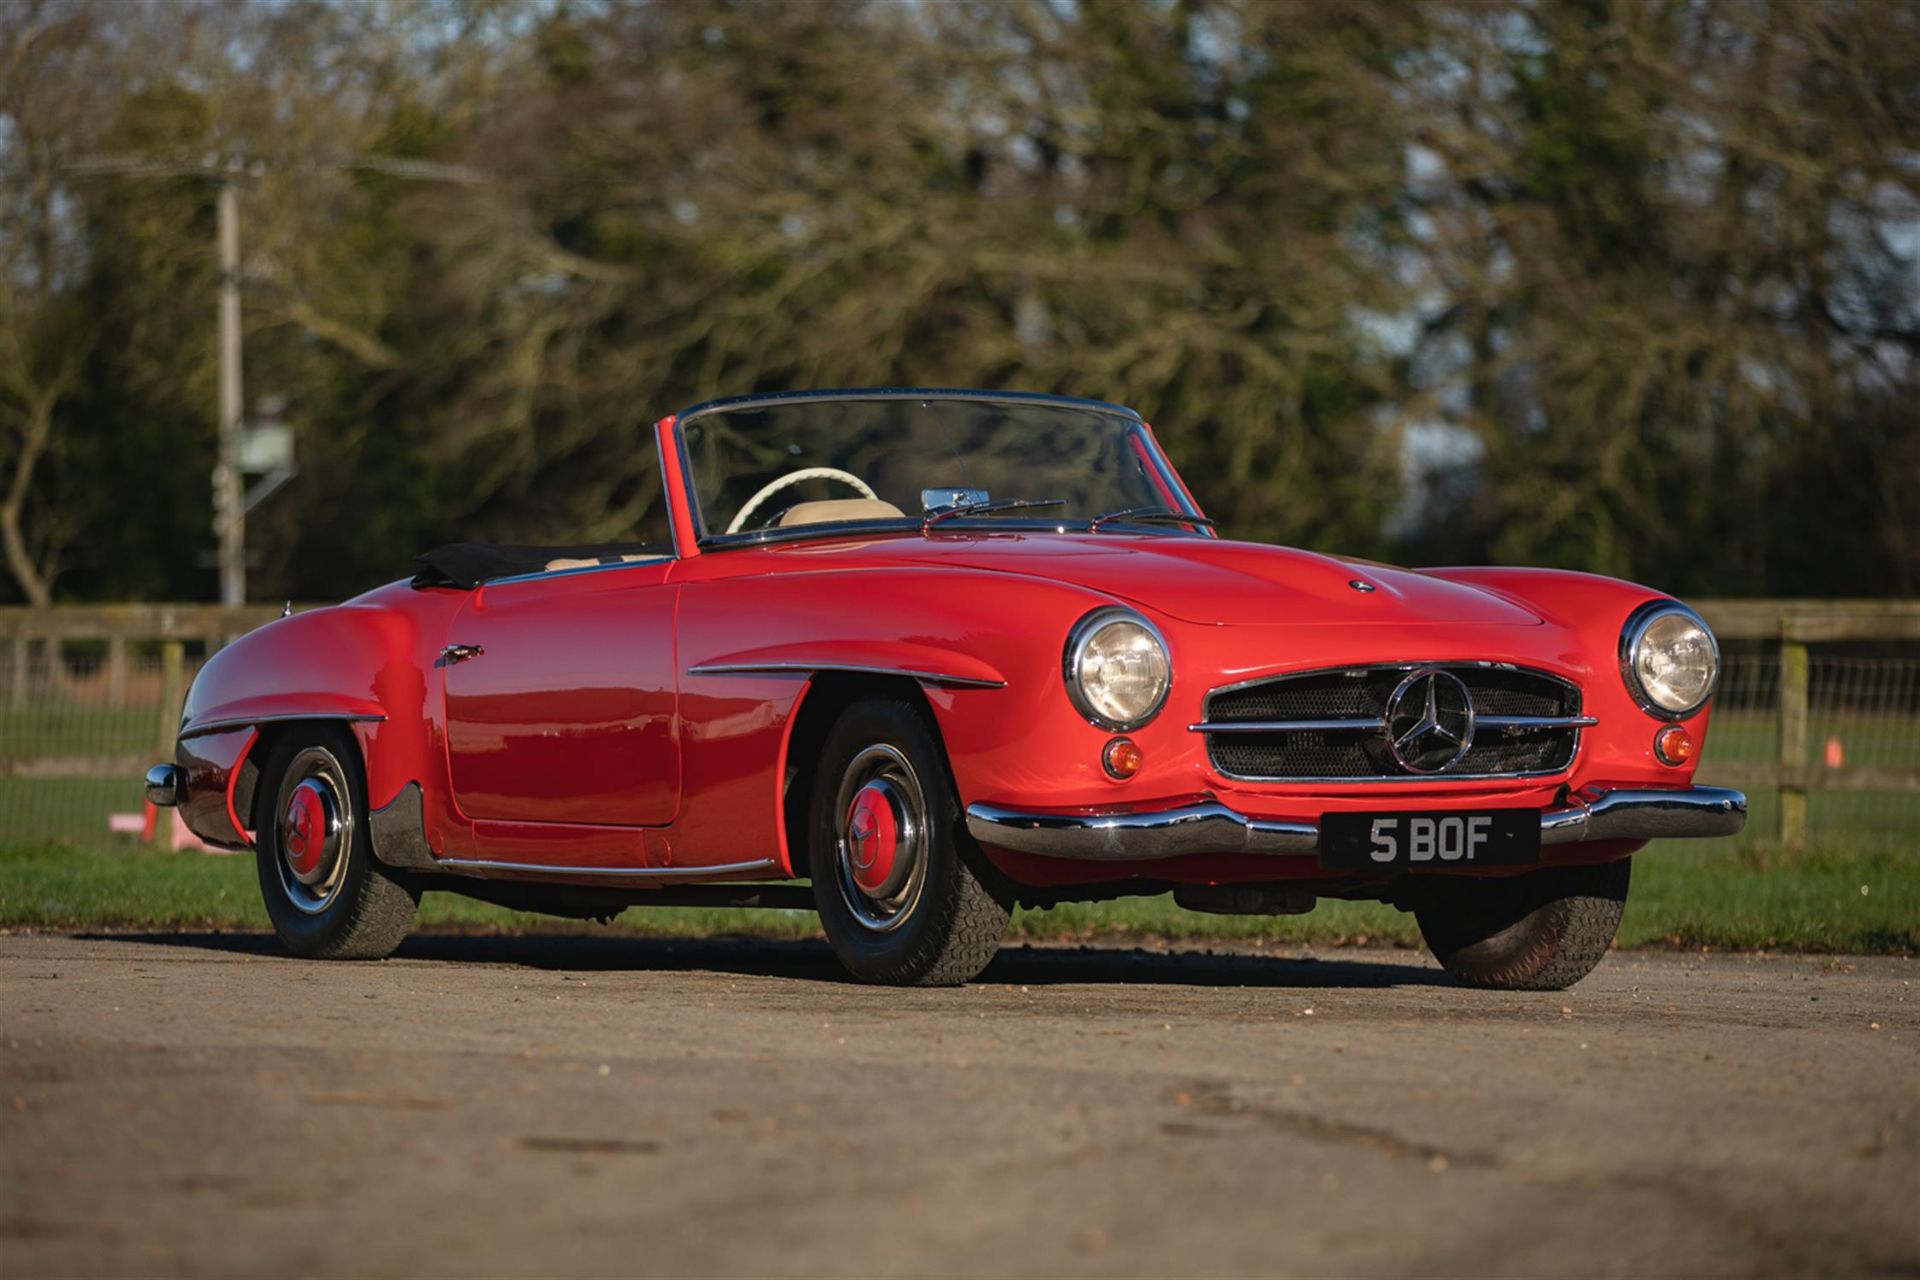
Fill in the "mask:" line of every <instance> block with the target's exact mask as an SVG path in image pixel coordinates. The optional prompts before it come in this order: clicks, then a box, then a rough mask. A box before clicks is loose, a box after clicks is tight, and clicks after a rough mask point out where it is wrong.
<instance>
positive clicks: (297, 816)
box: [285, 786, 327, 875]
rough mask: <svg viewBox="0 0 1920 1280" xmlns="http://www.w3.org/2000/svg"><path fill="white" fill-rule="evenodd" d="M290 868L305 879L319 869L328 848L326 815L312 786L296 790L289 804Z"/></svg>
mask: <svg viewBox="0 0 1920 1280" xmlns="http://www.w3.org/2000/svg"><path fill="white" fill-rule="evenodd" d="M285 821H286V833H287V834H286V845H287V865H288V866H290V867H292V868H293V869H294V871H295V872H297V873H298V874H300V875H306V874H307V873H309V872H311V871H312V870H313V869H314V868H315V867H317V866H319V865H320V855H321V854H322V853H324V852H325V851H326V845H327V813H326V809H325V808H324V807H323V806H322V803H321V800H320V793H319V792H318V791H317V790H315V789H314V788H313V787H310V786H300V787H295V788H294V791H293V796H292V797H291V798H290V799H289V800H288V801H287V815H286V820H285Z"/></svg>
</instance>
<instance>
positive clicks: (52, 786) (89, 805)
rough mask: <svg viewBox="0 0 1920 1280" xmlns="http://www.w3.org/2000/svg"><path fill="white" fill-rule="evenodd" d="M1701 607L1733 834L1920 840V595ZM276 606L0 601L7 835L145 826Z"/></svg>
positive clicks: (102, 832)
mask: <svg viewBox="0 0 1920 1280" xmlns="http://www.w3.org/2000/svg"><path fill="white" fill-rule="evenodd" d="M1700 609H1701V612H1702V613H1703V614H1704V615H1705V616H1706V617H1707V619H1708V621H1709V622H1710V623H1712V624H1713V626H1714V629H1715V631H1716V632H1717V633H1718V634H1719V635H1720V636H1721V638H1722V640H1723V642H1725V644H1726V646H1727V649H1728V653H1727V659H1726V669H1725V673H1724V675H1723V677H1722V681H1721V686H1720V692H1719V695H1718V696H1717V698H1716V700H1715V710H1714V716H1713V724H1712V727H1711V729H1710V730H1709V732H1708V734H1707V746H1706V752H1705V755H1704V756H1703V758H1702V765H1701V771H1700V780H1701V781H1702V782H1708V783H1719V784H1721V785H1725V786H1736V787H1740V788H1741V789H1742V790H1745V791H1746V792H1747V793H1748V797H1749V799H1750V801H1751V803H1752V816H1751V818H1750V820H1749V822H1748V826H1747V832H1746V834H1745V835H1744V836H1742V837H1741V839H1742V840H1743V841H1744V842H1748V843H1755V842H1757V843H1764V844H1787V845H1794V844H1799V843H1802V842H1803V841H1805V840H1807V839H1809V838H1811V839H1813V840H1815V841H1817V842H1819V843H1821V844H1847V845H1867V844H1871V845H1874V846H1877V847H1882V848H1884V847H1895V848H1900V849H1904V850H1920V601H1891V602H1889V601H1875V602H1852V601H1754V600H1728V601H1710V602H1705V603H1702V604H1701V605H1700ZM278 613H279V610H278V609H276V608H273V607H270V606H260V607H248V608H242V609H226V608H221V607H218V606H205V605H182V606H168V605H138V606H135V605H128V606H62V607H56V608H53V609H45V610H30V609H18V608H12V609H7V608H0V659H3V661H0V839H8V840H23V839H25V840H34V839H58V840H69V841H74V842H80V843H89V844H97V843H104V842H108V841H110V840H113V839H127V838H138V834H139V832H140V829H141V827H142V826H143V825H144V817H145V814H144V804H143V801H142V797H141V790H140V784H139V778H140V775H141V773H142V772H144V770H145V768H146V766H147V765H149V764H151V763H153V762H154V761H156V760H162V759H169V758H171V756H172V752H173V732H174V728H175V724H176V717H177V715H178V711H179V707H180V702H181V698H182V696H183V694H184V691H185V689H186V686H187V682H188V681H189V680H190V679H191V678H192V676H193V673H194V672H195V671H196V670H198V668H199V665H200V664H201V663H202V662H204V661H205V659H206V655H207V654H209V653H211V652H213V651H214V650H216V649H217V648H219V647H220V646H221V645H222V644H224V643H226V642H227V641H228V640H229V639H231V638H232V637H234V636H237V635H240V634H242V633H244V632H246V631H248V630H250V629H252V628H253V627H256V626H258V625H260V624H261V623H262V622H265V621H267V620H268V619H270V618H272V617H274V616H276V615H277V614H278ZM1859 642H1870V644H1869V645H1868V647H1869V648H1870V649H1871V652H1870V653H1864V654H1863V653H1861V652H1858V650H1860V648H1861V647H1862V646H1861V644H1860V643H1859ZM116 815H118V818H119V825H120V826H121V827H123V828H126V829H127V834H122V835H120V836H115V835H113V834H112V832H111V830H110V825H111V824H112V822H113V820H114V818H115V816H116ZM162 838H163V840H164V838H165V833H164V832H163V833H162Z"/></svg>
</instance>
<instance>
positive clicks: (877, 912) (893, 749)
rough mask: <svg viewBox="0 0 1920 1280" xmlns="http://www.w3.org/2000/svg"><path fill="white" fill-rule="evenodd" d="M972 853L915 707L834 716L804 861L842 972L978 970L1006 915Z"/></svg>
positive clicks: (926, 974)
mask: <svg viewBox="0 0 1920 1280" xmlns="http://www.w3.org/2000/svg"><path fill="white" fill-rule="evenodd" d="M979 858H980V853H979V850H978V849H977V848H975V847H974V845H973V842H972V841H971V840H970V839H969V838H968V837H967V836H966V835H965V834H964V833H963V832H962V831H961V829H960V824H959V814H958V807H957V805H956V802H955V800H954V790H953V781H952V778H951V776H950V775H949V773H948V771H947V765H946V760H945V759H944V758H943V756H942V754H941V751H940V748H939V744H938V743H936V742H935V741H934V737H933V733H932V731H931V730H930V729H929V728H928V726H927V723H926V721H925V720H924V719H923V718H922V717H921V714H920V712H919V711H918V710H917V709H916V708H914V707H912V706H909V705H908V704H906V703H904V702H896V701H892V700H884V701H883V700H875V701H871V702H860V703H856V704H854V705H853V706H851V707H849V708H847V710H846V711H844V712H842V713H841V715H840V718H839V720H837V721H835V722H834V726H833V728H832V730H830V731H829V732H828V734H827V740H826V743H825V745H824V746H823V747H822V749H821V754H820V764H819V770H818V772H817V774H816V775H815V779H814V788H813V796H812V803H811V809H810V815H809V820H808V861H809V869H810V872H811V874H812V876H813V896H814V902H815V904H816V905H817V906H818V908H819V910H820V920H821V923H822V925H823V926H824V927H825V929H826V933H827V940H828V941H829V942H831V943H832V944H833V949H834V952H835V954H837V955H838V956H839V957H840V962H841V963H842V964H844V965H845V966H846V967H847V971H848V972H849V973H851V974H853V976H854V977H856V978H860V979H862V980H863V981H866V982H880V983H890V984H894V985H899V986H906V985H916V986H952V985H956V984H958V983H962V982H965V981H967V980H968V979H969V978H972V977H973V976H975V975H976V974H978V973H979V972H980V971H981V970H982V969H984V968H986V967H987V963H988V962H989V961H990V960H992V959H993V956H994V952H995V951H997V950H998V949H999V947H1000V938H1001V935H1002V934H1004V933H1005V932H1006V928H1007V920H1008V917H1009V916H1010V914H1011V911H1010V906H1009V903H1008V902H1007V900H1006V899H1005V897H1004V896H1003V895H1001V894H999V893H997V892H995V891H994V890H993V889H991V888H989V885H988V880H989V879H990V878H991V877H990V873H988V872H985V871H984V868H982V867H981V865H980V863H979V861H978V860H979Z"/></svg>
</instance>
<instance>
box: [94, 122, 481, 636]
mask: <svg viewBox="0 0 1920 1280" xmlns="http://www.w3.org/2000/svg"><path fill="white" fill-rule="evenodd" d="M302 167H306V168H325V169H360V170H366V171H368V172H373V173H385V174H390V175H392V176H394V177H398V178H410V179H415V180H422V181H428V182H460V183H484V182H487V181H489V178H488V177H487V175H486V174H484V173H482V172H481V171H480V170H477V169H470V168H468V167H467V166H465V165H457V164H437V163H434V162H432V161H427V160H412V159H407V158H404V157H399V156H357V157H349V158H344V159H338V160H323V161H310V162H306V163H305V164H304V165H303V166H302ZM266 170H267V166H266V165H265V164H264V163H263V162H261V161H259V160H252V161H249V160H246V159H244V158H242V157H240V156H221V155H207V156H178V157H167V156H147V155H121V156H92V157H89V158H87V159H85V160H81V161H78V162H77V163H75V164H72V165H69V166H68V171H69V172H71V173H75V174H81V175H97V176H105V175H115V176H120V177H147V178H164V177H179V176H181V175H189V174H190V175H194V176H199V177H210V178H212V179H213V180H214V181H215V182H217V183H218V184H219V196H218V201H217V204H216V212H217V215H218V217H217V224H218V225H217V232H218V239H219V251H220V339H219V342H220V346H219V360H220V376H219V384H220V400H219V428H220V434H219V452H218V455H217V457H216V460H215V462H214V467H213V532H214V537H215V539H216V542H217V545H218V548H219V550H218V554H217V556H216V562H217V563H218V565H219V569H220V603H221V604H225V605H239V604H245V603H246V601H247V510H248V508H249V506H250V505H251V504H252V503H254V502H258V501H259V500H260V499H261V498H262V497H264V496H265V492H264V491H263V492H257V493H255V494H252V495H249V494H248V493H247V492H246V491H245V489H244V488H243V487H242V482H243V481H244V479H245V477H244V476H243V475H242V474H241V469H240V436H241V431H242V429H243V427H244V421H243V414H244V412H245V410H244V408H243V406H244V405H245V403H246V401H245V399H244V398H243V397H242V395H241V382H240V359H241V336H240V279H241V267H240V183H241V182H242V181H244V180H245V179H247V178H257V177H260V176H261V175H262V174H264V173H265V172H266ZM287 474H290V473H285V474H281V475H280V476H279V479H280V480H284V479H286V478H287ZM272 487H273V486H272V485H269V486H267V490H266V491H270V490H271V488H272Z"/></svg>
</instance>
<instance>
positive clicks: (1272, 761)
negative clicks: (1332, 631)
mask: <svg viewBox="0 0 1920 1280" xmlns="http://www.w3.org/2000/svg"><path fill="white" fill-rule="evenodd" d="M1426 672H1444V673H1446V674H1448V675H1451V676H1453V677H1455V678H1457V679H1459V680H1461V681H1462V682H1463V683H1465V685H1466V686H1467V688H1468V691H1469V693H1470V696H1471V698H1472V704H1473V711H1474V728H1473V730H1472V742H1471V744H1470V746H1469V749H1468V750H1466V751H1465V752H1463V753H1462V754H1461V756H1460V758H1459V759H1458V760H1456V761H1455V762H1454V763H1453V764H1452V765H1450V766H1448V767H1446V768H1444V769H1439V770H1435V771H1432V772H1413V771H1411V770H1409V769H1407V768H1405V767H1404V766H1402V765H1401V764H1399V763H1397V762H1396V760H1395V758H1394V753H1393V751H1392V749H1391V747H1390V744H1389V743H1388V741H1387V738H1388V732H1387V709H1388V708H1387V703H1388V700H1389V699H1390V698H1391V697H1392V693H1393V690H1395V689H1396V688H1398V687H1399V686H1400V685H1401V684H1402V683H1403V682H1405V681H1406V680H1408V679H1409V678H1410V677H1412V676H1414V675H1416V674H1421V673H1426ZM1203 715H1204V719H1203V720H1202V722H1201V723H1199V724H1195V725H1190V726H1188V727H1189V729H1191V730H1192V731H1193V732H1196V733H1200V734H1203V735H1204V736H1205V739H1206V745H1207V760H1208V763H1209V764H1210V765H1212V767H1213V768H1214V770H1215V771H1216V772H1218V773H1219V774H1220V775H1221V776H1223V777H1228V778H1233V779H1236V780H1240V781H1247V782H1311V783H1333V784H1354V783H1375V782H1465V781H1478V780H1493V779H1513V778H1540V777H1551V776H1553V775H1555V774H1559V773H1564V772H1565V771H1566V770H1567V769H1568V768H1570V767H1571V766H1572V764H1573V761H1574V759H1575V757H1576V756H1577V754H1578V752H1579V744H1580V730H1581V729H1583V728H1586V727H1588V726H1591V725H1592V724H1594V723H1595V721H1594V719H1593V717H1591V716H1586V715H1582V714H1581V702H1580V688H1579V686H1578V685H1576V684H1574V683H1573V682H1572V681H1570V680H1567V679H1565V678H1564V677H1561V676H1557V675H1554V674H1552V673H1550V672H1546V671H1539V670H1535V669H1533V668H1528V667H1520V666H1516V665H1514V664H1511V663H1499V662H1459V661H1438V662H1396V663H1373V664H1362V665H1357V666H1342V667H1324V668H1317V669H1314V670H1310V671H1290V672H1285V673H1282V674H1280V675H1273V676H1261V677H1259V678H1256V679H1253V680H1244V681H1240V682H1238V683H1236V684H1230V685H1223V686H1221V687H1220V688H1217V689H1214V690H1212V691H1211V692H1209V693H1208V694H1207V697H1206V700H1205V702H1204V703H1203Z"/></svg>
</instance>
